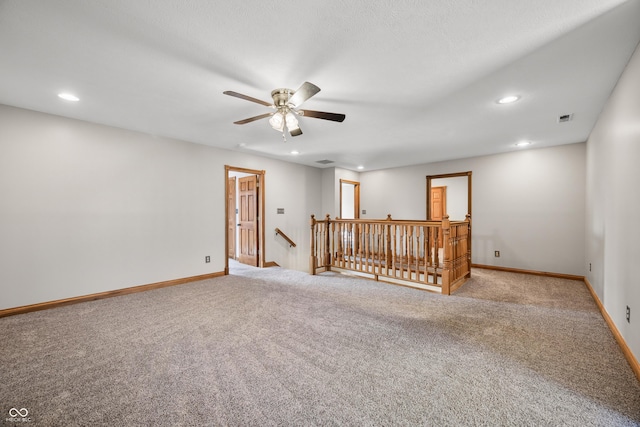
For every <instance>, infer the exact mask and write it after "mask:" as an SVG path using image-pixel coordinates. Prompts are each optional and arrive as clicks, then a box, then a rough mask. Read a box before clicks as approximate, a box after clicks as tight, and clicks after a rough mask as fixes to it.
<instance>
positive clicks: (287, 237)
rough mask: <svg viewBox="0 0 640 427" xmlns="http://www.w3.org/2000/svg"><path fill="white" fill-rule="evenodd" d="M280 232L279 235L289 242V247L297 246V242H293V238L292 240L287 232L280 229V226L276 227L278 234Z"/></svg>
mask: <svg viewBox="0 0 640 427" xmlns="http://www.w3.org/2000/svg"><path fill="white" fill-rule="evenodd" d="M278 234H279V235H281V236H282V238H283V239H284V240H286V241H287V243H289V247H290V248H291V247H293V248H295V247H296V244H295V243H294V242H293V240H291V239H290V238H289V236H287V235H286V234H284V233H283V232H282V230H280V229H279V228H278V227H276V235H278Z"/></svg>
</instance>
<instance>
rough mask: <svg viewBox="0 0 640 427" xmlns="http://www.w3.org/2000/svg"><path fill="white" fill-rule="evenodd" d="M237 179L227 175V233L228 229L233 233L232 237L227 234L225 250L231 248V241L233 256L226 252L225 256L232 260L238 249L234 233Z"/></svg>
mask: <svg viewBox="0 0 640 427" xmlns="http://www.w3.org/2000/svg"><path fill="white" fill-rule="evenodd" d="M237 182H238V180H237V177H235V176H233V177H230V176H229V175H227V185H228V187H227V190H226V193H227V206H226V209H227V231H229V229H230V228H233V230H234V233H232V234H233V235H229V234H227V248H228V249H230V248H231V244H230V243H231V242H232V241H233V256H231V254H230V253H228V252H227V256H231V258H233V259H236V260H237V259H238V257H237V256H236V253H238V247H237V243H238V242H237V239H236V234H237V233H235V229H236V227H237V225H236V224H237V222H236V206H237V204H238V201H237V192H238V189H237ZM229 200H230V201H231V202H232V203H233V208H232V207H231V206H230V205H229V203H230V202H229ZM232 213H233V222H232V221H231V215H232ZM231 224H233V227H230V225H231Z"/></svg>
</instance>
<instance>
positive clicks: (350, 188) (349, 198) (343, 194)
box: [340, 179, 360, 219]
mask: <svg viewBox="0 0 640 427" xmlns="http://www.w3.org/2000/svg"><path fill="white" fill-rule="evenodd" d="M340 218H342V219H358V218H360V183H359V182H357V181H348V180H346V179H341V180H340Z"/></svg>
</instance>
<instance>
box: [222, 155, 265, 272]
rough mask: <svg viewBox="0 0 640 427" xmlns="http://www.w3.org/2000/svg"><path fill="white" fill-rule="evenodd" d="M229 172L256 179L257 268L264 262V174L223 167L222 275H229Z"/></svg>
mask: <svg viewBox="0 0 640 427" xmlns="http://www.w3.org/2000/svg"><path fill="white" fill-rule="evenodd" d="M229 172H240V173H246V174H250V175H256V176H257V179H258V232H257V236H258V242H257V246H258V248H257V249H258V267H260V268H264V260H265V250H264V242H265V232H264V221H265V207H264V205H265V173H266V171H264V170H257V169H247V168H240V167H236V166H229V165H224V190H225V191H224V194H225V196H224V219H225V222H224V263H225V264H224V274H225V275H228V274H229V197H228V194H229Z"/></svg>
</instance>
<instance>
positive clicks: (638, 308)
mask: <svg viewBox="0 0 640 427" xmlns="http://www.w3.org/2000/svg"><path fill="white" fill-rule="evenodd" d="M639 160H640V48H638V49H636V52H635V53H634V55H633V57H632V58H631V60H630V62H629V64H628V65H627V68H626V69H625V71H624V73H623V74H622V76H621V77H620V80H619V81H618V84H617V86H616V88H615V89H614V91H613V93H612V95H611V97H610V98H609V101H608V103H607V105H606V106H605V108H604V109H603V112H602V114H601V115H600V118H599V119H598V122H597V123H596V126H595V127H594V129H593V131H592V133H591V135H590V137H589V139H588V141H587V192H588V193H587V194H588V197H587V201H586V207H587V221H586V247H587V251H586V258H585V263H586V264H587V266H588V264H589V263H591V266H592V268H591V271H590V272H589V271H587V273H586V275H587V278H588V279H589V282H590V283H591V285H592V286H593V288H594V290H595V291H596V293H597V294H598V296H599V298H600V300H601V301H602V303H603V304H604V307H605V309H606V310H607V312H608V313H609V315H610V316H611V319H612V320H613V322H614V323H615V324H616V327H617V328H618V330H619V331H620V333H621V334H622V336H623V337H624V339H625V341H626V342H627V344H628V345H629V347H630V348H631V351H632V352H633V353H634V355H635V357H636V359H638V358H640V327H639V325H640V285H639V284H638V282H639V279H638V272H637V271H636V267H637V262H638V260H639V259H640V224H639V223H638V215H637V213H638V212H640V196H639V194H640V169H639V167H638V161H639ZM627 306H629V307H630V308H631V319H630V320H631V321H630V323H628V322H627V320H626V307H627Z"/></svg>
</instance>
